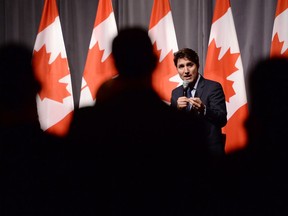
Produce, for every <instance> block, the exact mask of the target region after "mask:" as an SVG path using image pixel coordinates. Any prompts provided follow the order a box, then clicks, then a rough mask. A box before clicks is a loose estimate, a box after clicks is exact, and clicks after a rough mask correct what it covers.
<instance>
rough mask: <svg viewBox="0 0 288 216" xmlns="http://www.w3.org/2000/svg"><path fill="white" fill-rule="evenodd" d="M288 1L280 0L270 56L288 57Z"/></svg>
mask: <svg viewBox="0 0 288 216" xmlns="http://www.w3.org/2000/svg"><path fill="white" fill-rule="evenodd" d="M287 27H288V1H287V0H278V3H277V8H276V13H275V20H274V26H273V33H272V42H271V49H270V56H271V57H272V56H283V57H288V51H287V50H288V31H287V30H288V29H287Z"/></svg>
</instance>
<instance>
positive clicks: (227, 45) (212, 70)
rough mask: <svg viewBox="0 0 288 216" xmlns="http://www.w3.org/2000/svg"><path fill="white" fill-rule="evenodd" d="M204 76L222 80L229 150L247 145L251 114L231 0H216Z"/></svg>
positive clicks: (225, 128)
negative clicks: (247, 125) (247, 121)
mask: <svg viewBox="0 0 288 216" xmlns="http://www.w3.org/2000/svg"><path fill="white" fill-rule="evenodd" d="M204 76H205V77H206V78H207V79H212V80H215V81H218V82H220V83H221V85H222V86H223V89H224V93H225V99H226V107H227V112H228V115H227V119H228V122H227V125H226V126H225V127H224V128H223V133H224V134H226V146H225V151H226V152H227V153H229V152H232V151H235V150H238V149H241V148H243V147H245V145H246V142H247V133H246V129H245V127H244V121H245V120H246V118H247V115H248V105H247V95H246V88H245V79H244V72H243V65H242V60H241V55H240V49H239V45H238V39H237V34H236V29H235V25H234V20H233V15H232V10H231V6H230V1H229V0H216V4H215V9H214V15H213V20H212V26H211V32H210V38H209V44H208V50H207V57H206V65H205V70H204Z"/></svg>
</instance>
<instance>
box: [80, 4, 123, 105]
mask: <svg viewBox="0 0 288 216" xmlns="http://www.w3.org/2000/svg"><path fill="white" fill-rule="evenodd" d="M117 34H118V31H117V26H116V20H115V15H114V12H113V7H112V2H111V0H99V3H98V9H97V14H96V19H95V22H94V28H93V32H92V36H91V40H90V45H89V51H88V54H87V60H86V65H85V68H84V72H83V78H82V84H81V93H80V101H79V107H85V106H92V105H94V104H95V102H96V93H97V90H98V89H99V87H100V85H101V84H102V83H103V82H104V81H106V80H108V79H111V78H113V77H114V76H116V75H117V74H118V72H117V71H116V69H115V67H114V63H113V61H112V56H111V51H112V41H113V39H114V38H115V37H116V35H117Z"/></svg>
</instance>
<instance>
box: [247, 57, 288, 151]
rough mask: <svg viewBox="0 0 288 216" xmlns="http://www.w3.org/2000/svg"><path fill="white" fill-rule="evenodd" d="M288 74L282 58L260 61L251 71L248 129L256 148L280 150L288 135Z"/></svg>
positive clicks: (287, 66)
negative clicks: (279, 147) (265, 147)
mask: <svg viewBox="0 0 288 216" xmlns="http://www.w3.org/2000/svg"><path fill="white" fill-rule="evenodd" d="M287 73H288V59H287V58H280V57H273V58H267V59H263V60H261V61H259V62H258V63H257V64H256V65H255V67H254V68H253V69H252V70H251V71H250V73H249V77H248V78H249V79H248V90H249V94H248V95H249V116H248V118H247V120H246V128H247V131H248V135H249V139H250V141H251V142H252V143H253V145H254V146H253V147H259V148H260V149H264V146H265V145H267V146H268V148H269V149H270V148H271V147H272V146H274V149H277V148H278V147H276V146H280V145H281V144H282V143H283V142H282V141H279V139H282V140H285V138H283V137H284V136H285V137H286V136H287V135H288V134H287V132H288V126H287V121H288V106H287V102H286V100H287V95H288V84H287ZM255 143H259V145H258V146H257V145H255ZM285 144H286V143H285ZM285 146H287V145H285ZM283 147H284V146H282V147H281V148H283ZM285 148H287V147H285ZM271 149H272V148H271ZM287 150H288V149H287Z"/></svg>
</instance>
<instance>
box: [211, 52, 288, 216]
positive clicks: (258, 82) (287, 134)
mask: <svg viewBox="0 0 288 216" xmlns="http://www.w3.org/2000/svg"><path fill="white" fill-rule="evenodd" d="M287 71H288V59H287V58H276V57H274V58H267V59H262V60H260V61H259V62H258V63H257V64H256V65H255V66H254V68H253V69H252V70H251V71H250V73H249V74H248V75H249V76H248V85H247V87H248V93H249V94H248V96H249V100H248V102H249V115H248V118H247V120H246V123H245V125H246V129H247V134H248V143H247V147H246V148H245V149H243V150H239V151H237V152H234V153H231V154H229V155H227V158H226V159H227V160H226V161H225V162H224V163H225V164H224V165H223V167H224V168H223V170H222V171H223V173H222V174H221V176H222V179H221V178H219V179H220V180H222V182H223V187H220V188H225V190H223V191H225V192H224V193H222V192H223V191H222V192H221V193H218V195H219V196H218V200H219V202H220V203H225V205H221V208H219V209H221V210H222V211H221V214H219V215H237V216H238V215H239V216H244V215H245V216H246V215H277V216H278V215H279V216H280V215H287V214H288V205H287V203H288V196H287V194H288V178H287V174H286V169H287V164H288V147H287V138H288V125H287V120H288V105H287V103H285V98H286V97H287V94H288V85H287V84H286V79H285V78H286V76H287V75H286V73H287ZM219 173H220V172H219ZM218 192H219V191H218ZM215 203H216V202H215Z"/></svg>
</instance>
